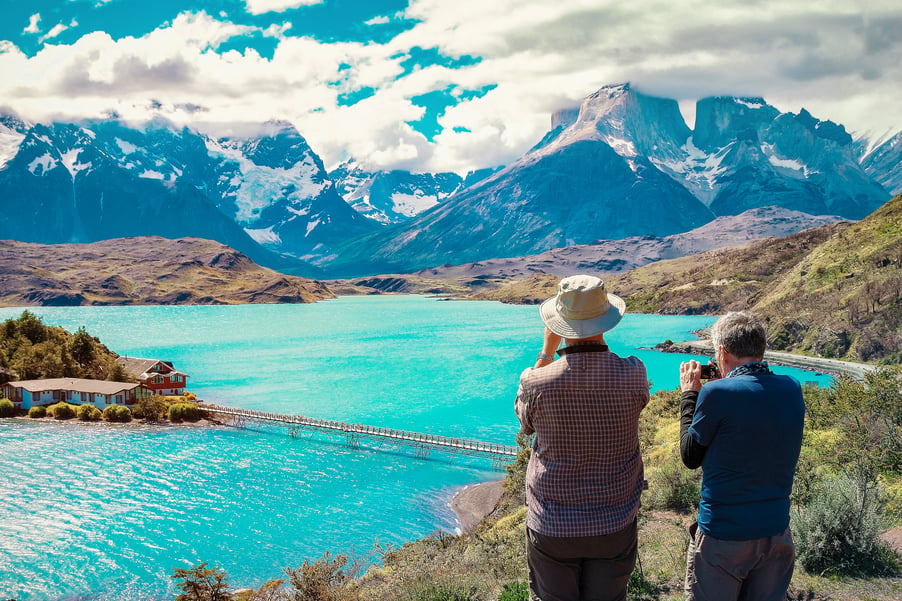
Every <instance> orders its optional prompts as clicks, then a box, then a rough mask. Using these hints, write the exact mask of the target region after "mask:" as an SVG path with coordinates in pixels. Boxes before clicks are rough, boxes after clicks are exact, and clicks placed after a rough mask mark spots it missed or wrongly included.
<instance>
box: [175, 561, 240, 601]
mask: <svg viewBox="0 0 902 601" xmlns="http://www.w3.org/2000/svg"><path fill="white" fill-rule="evenodd" d="M173 572H174V574H173V575H172V578H173V579H174V580H179V581H180V582H177V583H176V587H178V588H179V589H180V590H181V591H182V594H181V595H179V596H177V597H176V598H175V601H229V600H230V599H231V595H230V594H229V581H228V577H227V576H226V573H225V571H224V570H223V569H222V568H213V569H210V568H208V567H207V562H203V563H201V564H199V565H197V566H194V567H193V568H191V569H189V570H186V569H183V568H176V569H175V570H173Z"/></svg>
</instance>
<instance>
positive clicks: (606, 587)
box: [526, 522, 637, 601]
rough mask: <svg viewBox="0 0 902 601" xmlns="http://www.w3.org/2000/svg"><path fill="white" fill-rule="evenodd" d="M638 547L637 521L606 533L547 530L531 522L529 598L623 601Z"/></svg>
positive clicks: (536, 600)
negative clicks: (561, 533)
mask: <svg viewBox="0 0 902 601" xmlns="http://www.w3.org/2000/svg"><path fill="white" fill-rule="evenodd" d="M636 553H637V539H636V522H633V523H632V524H630V525H629V526H627V527H626V528H624V529H623V530H621V531H619V532H614V533H613V534H606V535H603V536H579V537H557V536H545V535H543V534H539V533H538V532H535V531H533V530H530V529H529V528H527V529H526V563H527V565H528V566H529V598H530V600H531V601H624V600H625V599H626V586H627V584H628V583H629V579H630V575H631V574H632V573H633V568H634V567H635V566H636Z"/></svg>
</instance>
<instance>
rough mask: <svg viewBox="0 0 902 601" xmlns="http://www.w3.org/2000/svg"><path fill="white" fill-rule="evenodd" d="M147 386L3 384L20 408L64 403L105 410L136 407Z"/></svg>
mask: <svg viewBox="0 0 902 601" xmlns="http://www.w3.org/2000/svg"><path fill="white" fill-rule="evenodd" d="M146 393H147V392H146V389H145V388H144V385H143V384H140V383H133V382H110V381H107V380H86V379H83V378H47V379H44V380H19V381H17V382H7V383H5V384H3V396H5V397H6V398H8V399H9V400H11V401H12V402H13V404H14V405H15V406H16V407H17V408H19V409H26V410H27V409H31V408H32V407H34V406H36V405H53V404H54V403H59V402H60V401H65V402H67V403H72V404H73V405H82V404H88V405H94V406H95V407H97V408H98V409H104V408H105V407H108V406H110V405H113V404H116V405H133V404H134V403H135V401H136V400H138V399H139V398H141V397H142V396H144V395H145V394H146Z"/></svg>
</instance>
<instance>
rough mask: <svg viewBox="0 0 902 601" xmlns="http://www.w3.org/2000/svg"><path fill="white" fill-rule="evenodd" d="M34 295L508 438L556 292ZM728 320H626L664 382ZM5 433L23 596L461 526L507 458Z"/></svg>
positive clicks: (459, 430)
mask: <svg viewBox="0 0 902 601" xmlns="http://www.w3.org/2000/svg"><path fill="white" fill-rule="evenodd" d="M30 310H31V311H33V312H34V313H36V314H38V315H40V316H41V317H42V319H43V320H44V322H45V323H47V324H52V325H60V326H63V327H65V328H66V329H69V330H74V329H76V328H78V327H79V326H82V325H83V326H85V327H86V328H87V329H88V331H89V332H91V333H92V334H93V335H95V336H98V337H99V338H100V340H101V341H102V342H103V343H104V344H106V345H107V346H108V347H109V348H110V349H111V350H113V351H115V352H117V353H119V354H121V355H129V356H136V357H153V358H159V359H165V360H170V361H173V362H174V363H175V365H176V367H177V368H178V369H179V370H180V371H184V372H186V373H188V374H189V376H190V379H189V381H188V389H189V390H191V391H193V392H195V393H197V394H198V396H199V397H200V398H202V399H203V400H205V401H207V402H215V403H220V404H226V405H232V406H237V407H245V408H251V409H260V410H266V411H272V412H278V413H293V414H302V415H306V416H309V417H317V418H323V419H333V420H342V421H352V422H358V423H363V424H369V425H376V426H385V427H389V428H397V429H406V430H415V431H420V432H428V433H433V434H441V435H447V436H458V437H469V438H477V439H481V440H485V441H490V442H497V443H503V444H513V439H514V435H515V434H516V432H517V430H518V424H517V420H516V417H515V416H514V414H513V399H514V395H515V394H516V390H517V378H518V375H519V373H520V372H521V371H522V370H523V368H524V367H527V366H530V365H532V364H533V362H534V359H535V355H536V353H537V352H538V351H539V350H540V348H541V337H542V330H543V326H542V323H541V321H540V320H539V317H538V309H537V308H536V307H522V306H511V305H503V304H500V303H493V302H468V301H442V300H437V299H431V298H426V297H419V296H383V297H344V298H340V299H337V300H331V301H325V302H319V303H315V304H310V305H243V306H148V307H70V308H34V309H30ZM21 312H22V309H21V308H2V309H0V320H2V319H6V318H9V317H16V316H18V315H19V314H20V313H21ZM712 322H713V318H711V317H673V316H657V315H627V316H626V317H625V318H624V320H623V322H622V323H621V324H620V325H619V326H618V327H617V328H615V329H614V330H613V331H611V332H610V333H609V335H608V336H607V338H608V342H609V344H610V346H611V348H612V350H613V351H614V352H617V353H619V354H635V355H637V356H639V357H640V358H641V359H642V360H643V361H644V362H645V364H646V366H647V368H648V373H649V378H650V379H651V380H652V383H653V388H654V389H659V388H674V387H676V386H677V383H678V366H679V364H680V362H681V361H685V360H686V358H687V357H686V356H685V355H669V354H664V353H658V352H654V351H648V350H638V349H639V348H640V347H651V346H653V345H655V344H657V343H658V342H661V341H663V340H665V339H668V338H669V339H672V340H686V339H690V338H692V331H694V330H697V329H700V328H703V327H705V326H707V325H709V324H710V323H712ZM777 371H780V372H781V373H790V374H793V375H795V376H796V377H798V378H799V379H800V380H803V381H819V382H820V383H822V384H824V385H826V384H829V382H830V378H828V377H825V376H815V375H814V374H811V373H808V372H800V371H799V370H793V369H788V368H777ZM0 449H2V453H0V597H3V598H15V599H18V601H25V600H30V599H41V600H43V599H102V600H110V601H113V600H138V599H171V598H172V597H173V594H172V592H173V587H172V579H171V575H172V570H173V568H177V567H191V566H192V565H195V564H197V563H199V562H201V561H207V562H209V563H210V564H211V565H214V566H219V567H222V568H224V569H225V570H226V571H227V572H228V574H229V578H230V582H231V584H232V585H233V586H235V587H247V586H257V585H259V584H260V583H262V582H263V581H264V580H266V579H268V578H273V577H278V576H279V575H280V574H281V569H282V568H283V567H285V566H297V565H300V564H301V563H302V562H303V560H304V559H305V558H316V557H319V556H320V555H322V553H323V552H324V551H327V550H328V551H331V552H346V553H351V554H354V555H357V556H364V555H366V554H367V553H369V552H370V551H371V549H372V548H373V545H374V543H376V542H377V541H378V542H379V543H381V544H389V543H394V544H396V543H402V542H404V541H407V540H410V539H413V538H418V537H422V536H425V535H428V534H430V533H432V532H435V531H436V530H445V531H454V530H455V529H456V528H457V526H458V524H457V521H456V518H455V516H454V514H453V513H452V512H451V510H450V508H449V506H448V503H449V501H450V499H451V497H452V496H453V494H454V493H455V491H456V490H458V489H459V488H460V487H462V486H465V485H469V484H473V483H476V482H480V481H485V480H490V479H495V478H498V477H499V473H498V472H495V471H492V469H491V464H490V462H489V461H487V460H480V459H469V458H457V457H456V458H453V459H451V458H450V457H449V456H447V455H444V454H440V453H435V454H434V456H433V457H432V458H430V459H428V460H423V459H417V458H415V457H413V455H412V454H408V453H405V452H385V451H381V450H376V449H368V448H361V449H352V448H350V447H347V446H344V445H343V444H341V440H337V439H329V438H328V437H325V436H317V435H305V436H303V437H300V438H291V437H288V436H282V435H276V434H268V433H261V432H255V431H250V430H237V429H233V428H226V427H222V428H196V427H144V426H135V427H116V426H108V425H82V424H78V423H75V422H69V423H54V422H51V421H49V420H42V421H40V422H30V421H28V420H0Z"/></svg>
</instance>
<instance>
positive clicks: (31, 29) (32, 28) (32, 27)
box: [22, 13, 41, 33]
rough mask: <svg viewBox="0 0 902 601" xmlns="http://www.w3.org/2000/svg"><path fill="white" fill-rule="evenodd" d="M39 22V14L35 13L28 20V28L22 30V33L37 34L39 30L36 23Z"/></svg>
mask: <svg viewBox="0 0 902 601" xmlns="http://www.w3.org/2000/svg"><path fill="white" fill-rule="evenodd" d="M40 22H41V13H35V14H33V15H31V17H29V18H28V27H26V28H25V29H23V30H22V33H39V32H40V31H41V28H40V27H38V23H40Z"/></svg>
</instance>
